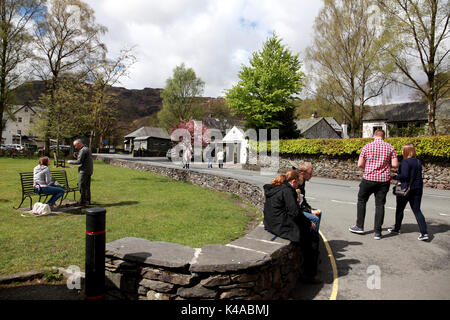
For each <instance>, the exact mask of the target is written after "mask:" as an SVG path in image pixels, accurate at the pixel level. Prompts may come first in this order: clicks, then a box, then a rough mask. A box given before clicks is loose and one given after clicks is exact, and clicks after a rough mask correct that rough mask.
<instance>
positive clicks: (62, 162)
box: [53, 150, 66, 182]
mask: <svg viewBox="0 0 450 320" xmlns="http://www.w3.org/2000/svg"><path fill="white" fill-rule="evenodd" d="M53 158H54V159H55V163H54V165H55V167H57V168H58V167H63V168H64V167H66V158H64V156H63V158H62V159H61V158H58V155H57V152H56V150H55V151H54V152H53ZM58 182H59V181H58Z"/></svg>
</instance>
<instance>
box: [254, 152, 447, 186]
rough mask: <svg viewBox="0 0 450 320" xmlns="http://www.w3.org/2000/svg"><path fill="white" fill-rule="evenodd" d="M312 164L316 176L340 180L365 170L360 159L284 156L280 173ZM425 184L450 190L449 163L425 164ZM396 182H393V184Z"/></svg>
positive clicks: (260, 163) (358, 176)
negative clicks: (303, 164) (359, 163)
mask: <svg viewBox="0 0 450 320" xmlns="http://www.w3.org/2000/svg"><path fill="white" fill-rule="evenodd" d="M303 161H307V162H311V163H312V165H313V168H314V176H316V177H324V178H331V179H340V180H361V178H362V175H363V170H362V169H360V168H358V165H357V164H358V159H355V158H341V159H340V158H331V157H327V156H301V157H300V156H291V157H288V156H283V157H280V164H279V172H286V171H287V170H290V169H291V168H292V165H296V164H298V163H300V162H303ZM268 164H270V158H267V157H266V158H260V159H258V164H257V165H249V164H247V165H245V169H249V170H259V168H261V167H268V166H269V165H268ZM422 168H423V183H424V186H425V187H428V188H436V189H445V190H450V168H449V163H448V162H446V163H431V162H426V161H424V162H423V166H422ZM394 182H395V181H394V180H393V181H392V183H394Z"/></svg>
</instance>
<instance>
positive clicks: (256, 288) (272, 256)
mask: <svg viewBox="0 0 450 320" xmlns="http://www.w3.org/2000/svg"><path fill="white" fill-rule="evenodd" d="M97 159H100V160H103V161H105V162H108V163H110V164H112V165H115V166H121V167H127V168H132V169H137V170H144V171H150V172H154V173H157V174H162V175H165V176H168V177H171V178H173V179H176V180H182V181H188V182H191V183H193V184H196V185H200V186H205V187H208V188H211V189H215V190H219V191H225V192H229V193H235V194H238V195H239V196H240V197H241V198H243V199H245V200H247V201H249V202H250V203H252V204H253V205H255V206H256V207H257V208H259V209H260V210H262V206H263V203H264V195H263V191H262V189H261V188H259V187H257V186H254V185H252V184H249V183H246V182H242V181H238V180H236V179H231V178H226V177H221V176H216V175H212V174H206V173H199V172H195V171H189V170H184V169H177V168H166V167H160V166H155V165H151V164H143V163H136V162H131V161H122V160H115V159H107V158H102V157H101V156H98V157H97ZM301 266H302V255H301V251H300V249H299V247H298V246H296V245H294V244H293V243H291V242H290V241H288V240H285V239H281V238H275V239H274V236H273V235H272V234H271V233H269V232H267V231H265V230H264V227H263V225H262V224H260V225H258V226H257V227H256V228H255V229H253V230H252V231H250V232H249V233H247V234H246V235H244V236H243V237H242V238H239V239H237V240H234V241H232V242H230V243H229V244H227V245H206V246H204V247H202V248H191V247H188V246H182V245H179V244H174V243H168V242H158V241H153V242H151V241H148V240H145V239H138V238H123V239H119V240H116V241H113V242H110V243H108V244H107V245H106V282H107V292H106V295H107V297H109V298H112V299H130V300H183V299H248V300H260V299H263V300H266V299H269V300H273V299H287V298H289V294H290V292H291V291H292V289H293V288H294V287H295V285H296V282H297V280H298V277H299V276H300V274H301Z"/></svg>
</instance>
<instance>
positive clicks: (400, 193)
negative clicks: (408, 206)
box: [392, 183, 410, 197]
mask: <svg viewBox="0 0 450 320" xmlns="http://www.w3.org/2000/svg"><path fill="white" fill-rule="evenodd" d="M409 190H410V187H409V186H408V188H406V189H402V185H401V183H398V184H396V185H395V186H394V187H393V188H392V193H393V194H394V195H396V196H397V197H407V196H408V194H409Z"/></svg>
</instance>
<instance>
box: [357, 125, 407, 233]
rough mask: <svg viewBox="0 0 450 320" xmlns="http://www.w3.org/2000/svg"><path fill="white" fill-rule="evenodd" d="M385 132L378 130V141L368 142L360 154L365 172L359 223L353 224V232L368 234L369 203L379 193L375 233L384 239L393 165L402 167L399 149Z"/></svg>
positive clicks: (376, 132) (360, 188)
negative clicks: (365, 226)
mask: <svg viewBox="0 0 450 320" xmlns="http://www.w3.org/2000/svg"><path fill="white" fill-rule="evenodd" d="M384 137H385V132H384V131H383V130H376V131H375V133H374V134H373V138H374V141H373V142H371V143H368V144H366V145H365V146H364V147H363V148H362V150H361V153H360V155H359V159H358V167H360V168H362V169H364V175H363V179H362V181H361V183H360V184H359V192H358V206H357V217H356V225H355V226H353V227H350V228H349V230H350V232H353V233H359V234H362V233H364V219H365V217H366V204H367V201H368V200H369V197H370V196H371V195H372V194H374V195H375V223H374V224H375V227H374V229H375V236H374V239H376V240H379V239H381V227H382V225H383V221H384V205H385V203H386V194H387V193H388V191H389V187H390V180H391V168H397V167H398V159H397V155H396V153H395V149H394V147H393V146H391V145H390V144H389V143H387V142H384Z"/></svg>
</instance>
